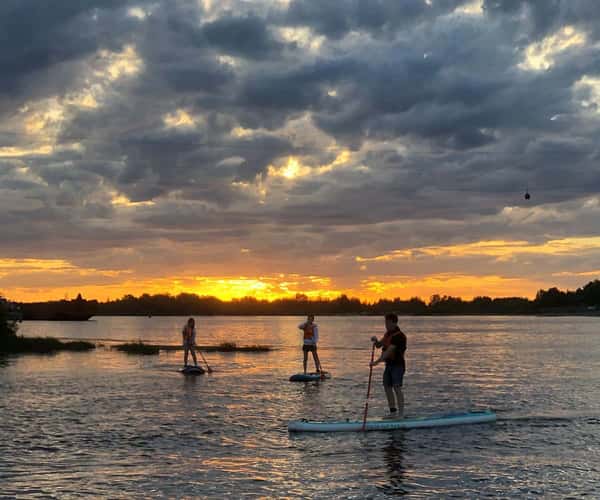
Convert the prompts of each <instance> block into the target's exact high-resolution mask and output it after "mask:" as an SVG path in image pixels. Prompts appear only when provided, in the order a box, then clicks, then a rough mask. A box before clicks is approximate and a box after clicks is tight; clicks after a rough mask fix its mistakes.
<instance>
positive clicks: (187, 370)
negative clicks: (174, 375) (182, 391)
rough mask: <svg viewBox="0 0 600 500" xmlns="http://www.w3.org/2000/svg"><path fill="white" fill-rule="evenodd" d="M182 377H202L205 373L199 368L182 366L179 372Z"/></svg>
mask: <svg viewBox="0 0 600 500" xmlns="http://www.w3.org/2000/svg"><path fill="white" fill-rule="evenodd" d="M179 371H180V372H181V373H183V374H184V375H202V374H203V373H205V370H204V368H202V367H200V366H190V365H188V366H184V367H183V368H182V369H181V370H179Z"/></svg>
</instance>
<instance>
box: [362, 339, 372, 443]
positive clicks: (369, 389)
mask: <svg viewBox="0 0 600 500" xmlns="http://www.w3.org/2000/svg"><path fill="white" fill-rule="evenodd" d="M374 359H375V342H373V349H372V350H371V362H370V363H369V383H368V385H367V399H366V401H365V414H364V415H363V424H362V431H363V432H364V431H365V430H366V428H367V413H369V397H370V396H371V379H372V378H373V360H374Z"/></svg>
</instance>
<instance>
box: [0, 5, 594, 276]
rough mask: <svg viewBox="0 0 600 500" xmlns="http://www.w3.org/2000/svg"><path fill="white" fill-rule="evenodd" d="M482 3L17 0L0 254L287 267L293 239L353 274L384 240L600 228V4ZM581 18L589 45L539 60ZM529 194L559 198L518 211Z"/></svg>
mask: <svg viewBox="0 0 600 500" xmlns="http://www.w3.org/2000/svg"><path fill="white" fill-rule="evenodd" d="M466 3H467V2H466V1H462V0H433V1H432V2H431V5H429V4H428V3H427V2H425V1H423V0H407V1H403V2H398V1H397V0H377V1H366V0H364V1H363V0H342V1H339V2H322V1H316V0H315V1H312V0H293V1H291V2H290V3H289V5H288V6H284V5H283V4H282V3H275V2H268V1H264V2H256V3H251V4H250V3H244V5H243V6H241V5H237V4H236V3H235V2H231V3H228V4H227V6H225V7H224V6H222V5H220V4H219V3H218V2H212V3H211V5H208V4H207V5H204V4H203V3H202V2H198V1H196V0H189V1H188V0H177V1H162V0H158V1H153V2H145V1H144V2H131V3H130V2H127V1H116V0H115V1H111V0H95V1H92V0H86V1H80V2H58V3H57V4H56V5H54V4H52V5H51V6H50V4H48V3H47V2H42V1H33V0H20V1H18V2H17V1H13V0H10V1H4V2H2V3H1V4H0V42H2V43H0V67H1V68H2V72H1V74H0V158H2V157H3V158H4V160H3V161H2V162H1V163H0V191H1V192H2V198H1V199H0V209H2V210H3V211H4V213H6V214H8V218H6V217H5V218H3V219H2V221H1V222H0V231H1V232H2V235H3V238H2V242H0V247H1V248H2V249H3V251H5V252H7V253H11V254H12V253H14V252H16V251H17V250H16V249H17V248H18V247H19V245H23V244H24V243H28V244H30V246H31V245H33V242H36V244H37V246H31V248H32V249H35V248H38V249H40V250H39V251H40V252H42V253H43V254H44V255H50V254H52V252H53V251H61V252H66V253H69V252H71V253H72V254H73V255H76V256H78V257H77V258H81V257H80V254H81V253H84V250H85V252H88V253H90V254H92V253H93V252H94V251H95V250H96V249H97V250H101V249H102V248H111V249H115V248H117V249H118V248H132V247H135V246H137V245H139V246H142V245H144V246H148V247H152V246H153V244H155V243H156V242H157V241H161V242H162V241H169V242H172V243H173V244H174V245H175V244H185V245H187V244H193V243H194V242H202V246H203V251H204V252H205V254H206V255H210V253H211V249H216V248H218V251H217V250H214V254H215V255H217V254H218V255H224V254H223V252H225V250H226V251H227V252H231V253H232V255H233V253H239V248H240V247H244V248H246V247H252V252H253V253H252V255H253V256H256V259H257V260H256V262H255V264H256V266H257V269H266V268H269V267H270V265H269V264H268V263H266V262H267V261H266V260H264V261H261V260H260V259H261V258H262V259H266V258H267V255H268V254H269V251H271V252H273V251H275V250H276V251H277V253H278V257H277V259H281V261H282V262H283V261H284V260H285V258H286V256H290V255H291V256H292V257H293V259H294V262H296V261H297V262H298V265H299V266H300V265H303V264H301V261H302V260H303V259H305V258H307V257H306V250H305V246H306V244H307V243H309V244H310V245H311V248H313V249H314V252H315V254H316V255H317V257H321V256H322V257H331V256H334V255H336V254H343V256H344V258H343V259H342V262H343V263H344V265H348V263H349V262H350V263H352V262H353V261H352V252H357V251H358V250H361V251H363V250H364V251H365V252H366V251H367V249H368V248H367V247H369V246H371V250H372V251H375V250H377V251H381V252H385V251H386V250H389V248H393V247H402V246H403V245H404V246H405V245H415V246H418V245H427V244H443V243H444V242H460V241H472V240H476V239H478V238H488V239H497V238H505V239H510V238H511V237H514V238H517V237H519V238H527V239H530V240H536V239H541V240H543V239H544V238H545V237H546V236H547V235H548V234H557V235H563V236H565V235H569V234H595V233H594V229H593V224H594V222H593V217H591V216H589V214H588V215H586V213H585V210H586V208H585V207H586V205H585V202H584V201H582V200H585V199H587V198H590V197H594V196H596V195H597V193H598V191H599V189H600V185H599V182H598V179H599V178H600V175H599V174H600V172H599V171H598V168H599V167H598V157H599V155H600V152H599V149H598V146H597V137H598V132H599V131H600V118H599V116H600V115H598V113H597V110H598V103H597V102H595V100H596V99H597V97H596V91H597V90H595V89H594V88H593V86H586V85H584V84H582V83H581V81H582V78H583V77H584V76H588V78H592V79H593V78H598V75H599V74H600V55H599V53H598V51H597V49H596V48H595V46H594V45H593V44H594V43H595V41H596V40H598V37H599V33H600V29H599V28H598V26H600V22H599V20H600V6H599V5H600V4H598V3H597V2H592V1H585V0H573V1H566V0H563V1H559V0H548V1H547V2H536V1H533V0H531V1H530V0H526V1H522V2H521V1H519V2H516V1H512V0H504V1H501V0H485V1H484V2H483V13H482V14H468V13H464V12H462V13H461V12H460V11H456V9H457V7H461V6H464V5H465V4H466ZM130 7H137V8H141V9H143V15H141V16H140V17H141V18H139V19H138V18H136V17H135V16H132V15H131V12H130V11H129V8H130ZM224 9H227V10H224ZM136 12H137V13H138V14H139V12H138V11H136ZM134 13H135V12H134ZM568 25H572V26H574V27H575V29H576V30H581V32H582V33H585V37H587V38H586V39H587V45H585V46H583V45H576V46H572V47H568V48H566V49H565V50H562V51H560V50H557V51H556V52H555V53H553V54H551V57H550V59H549V60H550V61H551V63H550V64H549V67H548V68H547V69H539V70H533V69H531V68H529V69H528V68H527V67H525V66H524V65H523V64H522V63H523V61H524V58H525V57H526V52H525V49H526V47H527V46H528V45H529V44H531V43H533V42H539V41H540V40H542V39H544V38H545V37H547V36H548V35H551V34H554V33H556V32H557V31H558V30H560V29H561V28H563V27H565V26H568ZM290 30H291V31H290ZM294 30H296V31H294ZM290 33H291V34H290ZM127 50H129V52H127ZM124 54H125V55H127V54H129V55H130V56H131V55H132V54H133V55H134V56H135V57H136V58H138V60H136V61H133V62H132V61H127V60H121V59H119V58H123V57H124ZM224 56H230V57H224ZM111 58H112V59H111ZM110 61H113V62H114V61H116V63H115V64H117V66H116V68H113V69H112V71H113V73H110V71H111V70H110V68H107V67H106V65H107V64H109V62H110ZM134 63H135V64H138V66H137V67H135V68H133V67H132V66H131V64H134ZM119 65H120V66H119ZM128 65H129V66H128ZM578 82H579V83H578ZM88 93H89V94H90V95H93V96H94V98H95V99H96V102H95V105H81V104H78V103H77V99H76V98H75V97H73V96H80V95H85V94H88ZM48 99H49V100H51V101H52V103H53V104H52V106H55V107H58V111H56V110H54V111H52V110H49V109H48V108H47V106H48V104H47V103H46V102H45V100H48ZM584 101H585V102H587V107H584V106H582V102H584ZM178 116H180V117H183V118H181V120H180V121H178V119H177V117H178ZM342 151H344V152H345V153H344V154H347V153H348V151H351V155H348V156H349V157H350V156H351V158H350V159H348V161H347V163H346V164H344V165H338V164H335V165H334V166H333V167H331V168H329V167H328V168H319V167H320V166H323V165H330V164H332V163H333V162H334V161H335V159H336V158H337V157H338V155H340V154H341V152H342ZM290 156H293V157H295V158H296V160H297V162H298V163H297V164H296V165H297V168H298V169H299V170H298V171H297V172H294V171H293V169H292V171H290V172H285V171H283V174H282V173H281V172H279V175H278V176H277V175H273V172H272V171H270V170H269V167H270V166H274V167H275V168H276V169H277V168H279V169H284V168H286V165H287V162H288V157H290ZM309 167H312V170H310V171H308V173H307V169H308V168H309ZM294 176H296V177H295V178H294ZM526 186H529V188H530V190H531V192H532V200H531V202H530V203H529V206H530V207H537V210H538V211H537V212H536V211H534V212H532V213H533V215H531V214H530V215H527V214H525V215H523V217H521V218H520V219H510V217H509V216H508V215H506V214H507V213H516V212H514V211H513V212H510V211H507V210H506V207H518V206H521V205H523V204H524V201H523V199H522V192H523V190H524V188H525V187H526ZM149 202H152V203H153V204H149ZM548 207H552V208H548ZM557 207H558V208H557ZM517 212H518V210H517ZM556 213H559V214H560V216H559V215H556ZM595 213H596V212H595V211H594V214H595ZM540 214H541V215H540ZM507 217H508V219H507ZM536 217H537V218H536ZM507 220H508V222H507ZM564 220H567V221H568V227H567V226H565V224H564ZM365 241H367V242H368V243H366V244H365V243H364V242H365ZM153 248H156V247H153ZM65 249H67V250H65ZM155 251H156V252H157V254H156V255H158V254H159V253H160V251H159V250H158V249H156V250H155ZM33 253H35V251H34V250H32V254H33ZM152 255H153V257H152V258H157V257H156V255H155V254H152ZM228 255H229V254H228ZM89 258H90V259H92V260H93V259H94V257H93V256H90V257H89ZM215 259H216V257H215ZM473 262H474V264H473V265H476V266H483V265H484V263H483V261H481V262H475V261H473ZM340 266H341V264H340ZM149 267H150V266H149ZM327 269H328V268H327V266H325V267H323V268H322V270H323V271H324V272H326V271H327ZM382 269H383V264H382ZM507 272H508V271H507Z"/></svg>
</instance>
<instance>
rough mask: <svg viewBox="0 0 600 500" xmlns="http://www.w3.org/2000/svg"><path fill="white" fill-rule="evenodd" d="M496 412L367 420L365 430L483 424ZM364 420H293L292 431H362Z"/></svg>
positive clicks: (491, 419)
mask: <svg viewBox="0 0 600 500" xmlns="http://www.w3.org/2000/svg"><path fill="white" fill-rule="evenodd" d="M495 421H496V414H495V413H494V412H493V411H491V410H483V411H468V412H461V413H446V414H443V415H433V416H429V417H419V418H405V419H399V420H382V419H378V420H374V419H372V420H367V423H366V425H365V428H364V430H365V431H393V430H397V429H420V428H425V427H447V426H450V425H467V424H483V423H487V422H495ZM362 430H363V423H362V421H349V420H345V421H344V420H342V421H339V422H315V421H310V420H291V421H290V422H289V423H288V431H290V432H360V431H362Z"/></svg>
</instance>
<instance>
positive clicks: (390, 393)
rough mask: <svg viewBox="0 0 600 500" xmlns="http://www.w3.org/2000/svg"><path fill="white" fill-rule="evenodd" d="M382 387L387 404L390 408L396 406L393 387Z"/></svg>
mask: <svg viewBox="0 0 600 500" xmlns="http://www.w3.org/2000/svg"><path fill="white" fill-rule="evenodd" d="M383 388H384V389H385V396H386V397H387V400H388V406H389V408H390V410H391V409H392V408H396V399H395V394H394V388H393V387H391V386H389V385H384V386H383Z"/></svg>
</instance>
